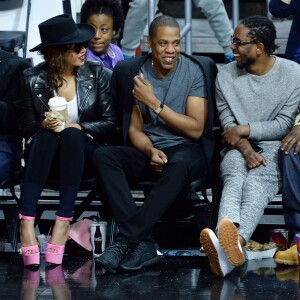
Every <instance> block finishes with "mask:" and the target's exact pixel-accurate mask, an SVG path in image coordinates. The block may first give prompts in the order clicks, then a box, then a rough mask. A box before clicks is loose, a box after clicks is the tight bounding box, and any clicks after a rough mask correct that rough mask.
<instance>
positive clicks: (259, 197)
mask: <svg viewBox="0 0 300 300" xmlns="http://www.w3.org/2000/svg"><path fill="white" fill-rule="evenodd" d="M262 147H263V149H264V151H263V153H262V155H263V156H264V158H265V159H266V161H267V165H266V166H265V167H264V166H262V165H261V166H259V167H258V168H255V169H248V168H247V166H246V161H245V159H244V157H243V156H242V154H241V153H240V152H239V151H238V150H230V151H228V152H227V153H226V155H225V157H224V158H223V161H222V164H221V172H222V177H223V181H224V188H223V191H222V198H221V203H220V210H219V217H218V224H219V222H220V221H221V220H222V219H223V218H228V219H230V220H231V221H233V222H234V223H236V224H238V225H239V227H238V231H239V235H240V236H242V237H243V238H244V239H245V240H246V241H248V240H249V239H250V237H251V235H252V233H253V232H254V230H255V228H256V226H257V224H258V223H259V220H260V218H261V216H262V215H263V213H264V209H265V207H266V206H267V204H268V203H269V202H270V201H271V200H272V199H273V198H274V197H275V195H276V194H277V192H278V191H279V189H280V187H281V177H280V172H279V168H278V161H277V159H278V147H276V146H275V147H274V145H266V144H264V145H263V146H262Z"/></svg>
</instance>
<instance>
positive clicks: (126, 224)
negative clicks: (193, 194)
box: [94, 144, 207, 247]
mask: <svg viewBox="0 0 300 300" xmlns="http://www.w3.org/2000/svg"><path fill="white" fill-rule="evenodd" d="M162 151H163V152H164V153H165V154H166V155H167V157H168V163H167V164H166V166H165V168H164V170H163V171H162V172H161V173H157V172H154V171H152V170H151V169H150V164H149V157H147V156H146V155H144V154H143V153H141V152H140V151H138V150H137V149H135V148H133V147H127V146H119V147H103V148H101V149H100V148H99V149H97V150H96V151H95V154H94V163H95V167H96V169H97V172H98V174H99V178H100V181H101V185H102V188H104V191H105V193H106V195H107V197H108V201H109V204H110V206H111V209H112V212H113V215H114V217H115V219H116V222H117V224H118V225H119V230H120V231H119V236H120V237H121V238H124V239H126V241H127V242H128V244H129V245H132V246H133V247H134V245H136V244H137V243H139V242H140V241H141V240H143V239H145V238H146V237H147V236H148V235H149V234H150V232H151V230H152V228H153V226H154V225H155V223H156V222H157V221H158V219H159V218H160V217H161V216H162V215H163V213H164V212H165V211H166V210H167V208H168V207H169V206H170V205H171V204H172V203H173V202H174V201H175V200H176V198H177V196H178V195H179V193H180V192H181V191H182V189H183V187H184V186H185V185H186V184H187V183H189V182H192V181H193V180H195V179H197V178H198V177H199V176H203V175H205V174H206V173H207V163H206V160H205V157H204V153H203V150H202V147H200V146H198V145H191V144H189V145H186V144H181V145H177V146H173V147H170V148H165V149H162ZM154 173H155V174H154ZM146 175H150V176H151V175H152V176H154V175H156V177H158V181H157V183H156V184H155V186H154V187H153V189H152V190H151V192H150V193H149V195H148V197H147V199H145V202H144V204H143V205H142V206H141V207H140V208H137V206H136V204H135V201H134V199H133V197H132V195H131V191H130V187H129V183H131V182H137V181H140V180H142V179H145V176H146Z"/></svg>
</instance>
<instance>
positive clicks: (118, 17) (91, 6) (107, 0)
mask: <svg viewBox="0 0 300 300" xmlns="http://www.w3.org/2000/svg"><path fill="white" fill-rule="evenodd" d="M93 14H97V15H98V14H103V15H107V16H110V17H111V18H112V20H113V29H114V30H115V31H116V32H118V31H119V29H120V28H121V27H122V26H123V23H124V15H123V10H122V7H121V4H120V1H119V0H86V1H85V2H84V3H83V4H82V7H81V11H80V22H81V23H86V22H87V19H88V18H89V16H91V15H93Z"/></svg>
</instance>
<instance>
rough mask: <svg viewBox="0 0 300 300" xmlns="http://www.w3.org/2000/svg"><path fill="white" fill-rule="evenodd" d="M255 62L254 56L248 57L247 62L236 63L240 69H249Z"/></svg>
mask: <svg viewBox="0 0 300 300" xmlns="http://www.w3.org/2000/svg"><path fill="white" fill-rule="evenodd" d="M254 62H255V59H254V58H247V60H246V61H245V62H241V63H238V62H237V63H236V66H237V67H238V68H239V69H247V68H248V67H249V66H250V65H252V64H253V63H254Z"/></svg>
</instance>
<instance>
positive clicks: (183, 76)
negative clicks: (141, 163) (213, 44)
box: [137, 55, 207, 149]
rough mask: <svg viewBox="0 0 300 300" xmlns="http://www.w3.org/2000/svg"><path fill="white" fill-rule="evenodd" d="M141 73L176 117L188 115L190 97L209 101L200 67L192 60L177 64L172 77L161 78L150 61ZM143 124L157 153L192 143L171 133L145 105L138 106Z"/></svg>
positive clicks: (180, 61) (175, 133)
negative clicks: (178, 114) (187, 104)
mask: <svg viewBox="0 0 300 300" xmlns="http://www.w3.org/2000/svg"><path fill="white" fill-rule="evenodd" d="M141 71H142V72H143V74H144V76H145V78H146V79H147V80H148V81H149V82H150V83H151V85H152V87H153V90H154V93H155V96H156V97H157V98H158V99H159V100H160V101H161V102H162V103H163V104H166V105H167V106H168V107H169V108H171V109H172V110H174V111H175V112H177V113H180V114H185V113H186V101H187V98H188V97H189V96H195V97H202V98H206V97H207V93H206V84H205V78H204V76H203V71H202V69H201V67H200V66H199V65H198V64H197V63H195V62H193V61H192V60H190V59H189V58H187V57H185V56H183V55H180V58H179V60H178V64H177V66H176V68H175V69H174V70H173V72H172V73H171V74H169V75H168V76H167V77H164V78H161V77H160V76H159V75H158V74H157V73H156V72H155V71H154V70H153V67H152V61H151V59H148V60H147V61H146V62H145V64H144V65H143V66H142V68H141ZM137 103H138V105H139V107H140V110H141V112H142V116H143V121H144V132H145V133H146V134H147V136H148V137H149V138H150V140H151V141H152V143H153V146H154V147H155V148H158V149H163V148H166V147H171V146H175V145H178V144H182V143H193V141H192V140H189V139H187V138H185V137H183V136H180V135H179V134H178V133H177V132H175V131H174V130H172V129H171V128H170V127H169V126H168V125H167V124H166V123H165V122H164V121H163V120H162V119H161V118H160V117H159V116H158V115H156V114H155V113H154V112H153V111H152V110H151V109H149V108H148V107H147V106H146V105H144V104H142V103H140V102H138V101H137Z"/></svg>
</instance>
